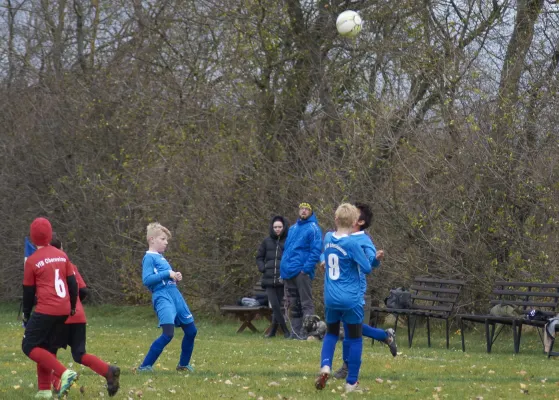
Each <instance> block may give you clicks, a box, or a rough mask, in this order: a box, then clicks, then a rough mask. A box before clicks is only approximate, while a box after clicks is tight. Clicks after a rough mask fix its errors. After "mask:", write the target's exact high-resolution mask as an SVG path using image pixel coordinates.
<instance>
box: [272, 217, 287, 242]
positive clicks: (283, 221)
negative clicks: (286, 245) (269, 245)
mask: <svg viewBox="0 0 559 400" xmlns="http://www.w3.org/2000/svg"><path fill="white" fill-rule="evenodd" d="M276 221H281V223H282V224H283V230H282V231H281V233H280V235H279V239H285V238H286V237H287V231H288V230H289V221H288V220H287V218H285V217H283V216H281V215H276V216H274V217H272V220H271V221H270V237H271V238H272V239H274V240H277V239H278V235H276V233H275V232H274V228H273V226H274V222H276Z"/></svg>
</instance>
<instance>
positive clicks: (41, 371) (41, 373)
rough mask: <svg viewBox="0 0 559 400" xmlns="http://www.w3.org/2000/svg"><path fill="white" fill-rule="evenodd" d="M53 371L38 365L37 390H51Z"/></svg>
mask: <svg viewBox="0 0 559 400" xmlns="http://www.w3.org/2000/svg"><path fill="white" fill-rule="evenodd" d="M50 375H51V370H50V369H46V368H44V367H41V366H40V365H39V364H37V389H38V390H50Z"/></svg>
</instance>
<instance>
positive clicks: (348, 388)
mask: <svg viewBox="0 0 559 400" xmlns="http://www.w3.org/2000/svg"><path fill="white" fill-rule="evenodd" d="M345 392H346V393H351V392H356V393H363V391H362V390H361V388H360V387H359V381H357V382H355V383H354V384H353V385H352V384H351V383H347V382H346V384H345Z"/></svg>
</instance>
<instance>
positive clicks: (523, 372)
mask: <svg viewBox="0 0 559 400" xmlns="http://www.w3.org/2000/svg"><path fill="white" fill-rule="evenodd" d="M517 374H519V375H522V376H524V375H526V374H527V372H526V371H524V370H522V371H518V372H517Z"/></svg>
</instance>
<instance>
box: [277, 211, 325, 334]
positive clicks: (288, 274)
mask: <svg viewBox="0 0 559 400" xmlns="http://www.w3.org/2000/svg"><path fill="white" fill-rule="evenodd" d="M321 253H322V230H321V229H320V226H319V225H318V221H317V219H316V216H315V215H314V213H313V208H312V206H311V204H310V203H307V202H303V203H301V204H299V219H298V220H297V222H296V223H295V224H294V225H293V226H291V227H290V228H289V231H288V234H287V240H286V241H285V246H284V250H283V257H282V259H281V264H280V276H281V278H282V279H283V281H284V284H285V288H286V292H287V303H288V306H287V307H288V309H289V319H290V323H291V337H292V338H293V339H299V340H306V339H307V336H308V333H307V332H306V331H305V330H304V329H303V319H304V318H305V317H307V318H309V317H310V316H312V315H314V314H315V312H314V302H313V296H312V280H313V278H314V272H315V267H316V264H317V263H318V262H319V261H320V254H321Z"/></svg>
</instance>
